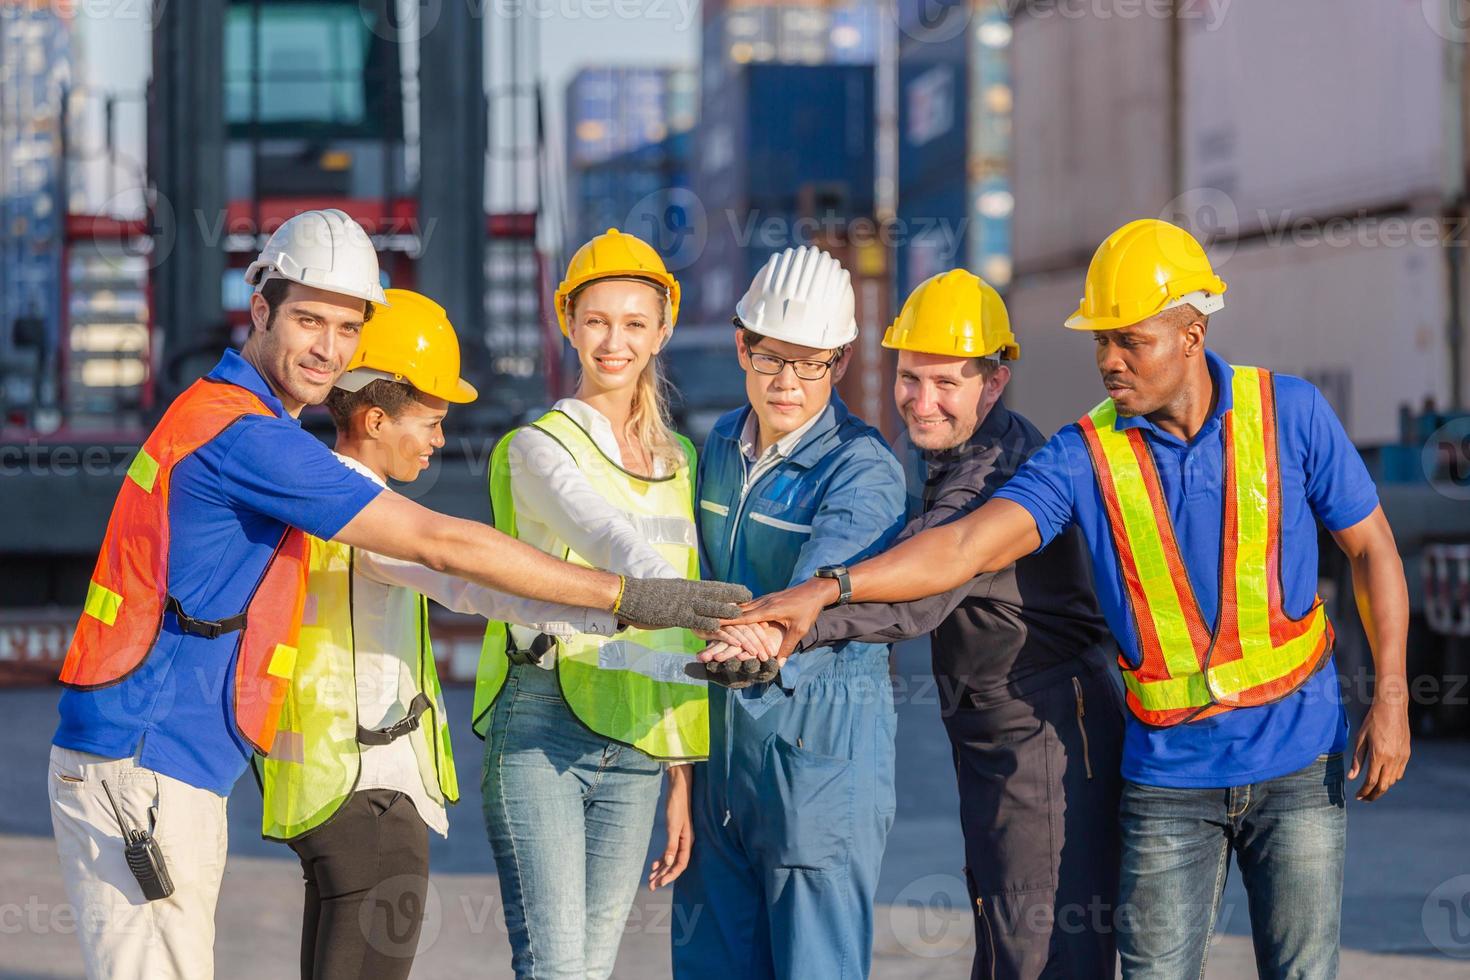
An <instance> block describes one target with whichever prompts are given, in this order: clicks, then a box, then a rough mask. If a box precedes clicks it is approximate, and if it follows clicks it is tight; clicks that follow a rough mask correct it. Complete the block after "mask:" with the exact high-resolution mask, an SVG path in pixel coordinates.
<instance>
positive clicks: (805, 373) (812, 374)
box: [747, 351, 842, 381]
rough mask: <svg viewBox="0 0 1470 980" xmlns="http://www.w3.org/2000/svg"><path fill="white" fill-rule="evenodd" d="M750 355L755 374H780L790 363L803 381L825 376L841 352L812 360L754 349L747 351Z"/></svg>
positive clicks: (818, 379)
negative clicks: (826, 358) (778, 355)
mask: <svg viewBox="0 0 1470 980" xmlns="http://www.w3.org/2000/svg"><path fill="white" fill-rule="evenodd" d="M747 353H748V354H749V355H750V366H751V367H753V368H755V371H756V373H757V374H780V373H781V372H782V371H784V370H786V365H788V364H790V365H791V370H793V371H795V372H796V376H797V377H798V378H800V379H801V380H803V381H820V380H822V379H823V378H824V377H826V376H827V372H828V371H830V370H831V369H832V365H834V364H836V363H837V361H838V359H839V358H840V357H842V352H841V351H838V352H837V353H836V354H833V355H832V357H831V359H830V360H826V361H814V360H809V359H804V358H791V357H777V356H776V355H775V354H762V353H758V352H756V351H747Z"/></svg>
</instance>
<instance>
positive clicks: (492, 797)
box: [482, 667, 663, 980]
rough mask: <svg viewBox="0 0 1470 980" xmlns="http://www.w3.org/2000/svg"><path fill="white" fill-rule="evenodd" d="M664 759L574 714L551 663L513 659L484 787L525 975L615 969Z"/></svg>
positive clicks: (514, 947) (551, 976) (516, 955)
mask: <svg viewBox="0 0 1470 980" xmlns="http://www.w3.org/2000/svg"><path fill="white" fill-rule="evenodd" d="M662 769H663V767H662V765H661V764H660V763H658V762H656V761H654V760H653V759H651V758H649V757H648V756H647V755H645V754H644V753H642V752H640V751H638V750H637V749H635V748H631V747H629V746H625V745H622V744H620V743H617V742H612V741H609V740H608V739H606V738H603V737H601V736H599V735H595V734H593V732H592V731H591V730H589V729H588V728H586V727H585V726H584V725H583V724H582V723H581V722H580V721H578V720H577V718H576V716H575V715H574V714H573V713H572V710H571V709H570V708H569V707H568V706H567V703H566V701H565V700H563V698H562V696H561V690H560V687H559V686H558V683H557V679H556V674H555V673H554V672H553V671H548V670H543V669H541V668H540V667H512V668H511V671H510V676H509V677H508V678H507V679H506V682H505V688H504V689H503V690H502V691H501V692H500V697H499V698H497V699H496V702H495V707H494V708H493V709H492V711H491V719H490V728H489V731H488V732H487V736H486V739H485V770H484V778H483V782H482V790H483V793H484V801H485V826H486V828H487V830H488V831H489V834H490V846H491V848H492V849H493V850H494V851H495V866H496V868H497V870H498V872H499V878H500V896H501V899H502V901H503V902H504V905H505V925H506V929H507V930H508V932H509V934H510V946H511V966H512V968H513V969H514V970H515V975H516V976H517V977H518V978H535V980H560V978H572V977H575V978H576V980H589V978H599V977H607V976H609V975H610V974H611V973H612V969H613V962H614V960H615V959H616V958H617V953H618V943H619V941H620V940H621V939H622V935H623V926H624V924H626V922H627V921H628V910H629V909H630V908H632V905H633V897H634V895H635V894H636V893H637V890H638V884H639V882H640V881H641V880H642V877H643V860H644V858H645V856H646V855H647V854H648V839H649V836H650V834H651V833H652V831H653V819H654V813H655V811H656V810H657V807H658V797H659V788H660V785H661V783H662V780H661V778H660V776H661V773H662Z"/></svg>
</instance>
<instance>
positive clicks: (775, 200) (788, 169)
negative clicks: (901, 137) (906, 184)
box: [738, 65, 874, 215]
mask: <svg viewBox="0 0 1470 980" xmlns="http://www.w3.org/2000/svg"><path fill="white" fill-rule="evenodd" d="M744 85H745V87H746V90H747V95H746V98H745V104H746V106H747V111H748V112H749V113H750V116H749V119H748V120H747V121H746V124H745V126H744V129H745V133H746V141H745V143H744V144H742V145H740V146H739V148H738V152H739V153H741V154H742V155H744V156H746V158H747V161H748V162H747V164H746V173H747V175H748V179H747V184H746V194H745V196H746V198H747V199H748V200H749V201H750V202H751V203H752V204H753V205H756V206H765V207H786V208H794V207H795V206H796V205H797V203H798V200H799V198H800V197H801V194H802V190H803V188H807V187H813V188H817V189H819V191H820V196H821V197H822V199H823V200H822V202H821V208H822V210H827V209H831V210H834V211H836V212H837V213H839V214H843V215H858V214H871V213H872V210H873V177H874V171H873V167H874V159H873V144H874V129H873V127H874V120H873V71H872V69H871V68H870V67H868V66H866V65H825V66H821V67H805V66H798V65H750V66H747V68H746V70H745V73H744Z"/></svg>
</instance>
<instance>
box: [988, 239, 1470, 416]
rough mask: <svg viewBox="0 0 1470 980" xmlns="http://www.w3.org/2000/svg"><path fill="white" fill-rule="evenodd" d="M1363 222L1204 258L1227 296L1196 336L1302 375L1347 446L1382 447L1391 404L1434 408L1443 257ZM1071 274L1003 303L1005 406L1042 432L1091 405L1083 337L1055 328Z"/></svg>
mask: <svg viewBox="0 0 1470 980" xmlns="http://www.w3.org/2000/svg"><path fill="white" fill-rule="evenodd" d="M1413 220H1415V221H1418V222H1423V223H1424V225H1423V227H1425V228H1428V227H1432V224H1433V219H1432V218H1419V219H1413ZM1374 227H1375V226H1374V225H1373V224H1372V223H1370V222H1360V223H1355V224H1353V225H1352V226H1351V227H1350V228H1343V229H1341V234H1340V235H1334V236H1333V238H1332V239H1331V240H1330V241H1328V240H1321V239H1317V240H1306V241H1300V242H1296V243H1292V242H1282V243H1280V244H1274V245H1273V244H1271V243H1269V242H1264V241H1262V242H1255V243H1252V244H1250V245H1248V246H1241V247H1240V248H1238V249H1236V250H1235V251H1234V252H1233V253H1226V254H1216V255H1215V256H1214V258H1215V260H1216V269H1217V271H1218V272H1219V273H1220V275H1221V277H1222V278H1224V279H1225V281H1226V282H1227V283H1228V284H1229V287H1230V290H1229V292H1228V293H1226V295H1225V309H1224V310H1223V311H1221V312H1220V313H1218V314H1216V315H1215V316H1214V317H1212V318H1211V320H1210V333H1209V341H1208V343H1209V346H1210V347H1211V348H1212V349H1214V350H1216V351H1218V352H1219V353H1220V354H1221V355H1222V356H1224V357H1225V358H1226V359H1227V360H1230V361H1232V362H1234V363H1239V364H1254V365H1259V366H1261V367H1268V368H1271V369H1273V370H1276V371H1280V372H1283V373H1286V374H1294V375H1298V376H1300V377H1305V378H1307V379H1308V380H1310V381H1312V382H1313V383H1314V384H1316V385H1317V386H1318V387H1319V388H1321V389H1322V392H1323V394H1324V395H1325V396H1326V398H1327V401H1328V402H1329V403H1330V404H1331V405H1332V407H1333V408H1334V409H1335V410H1336V411H1337V413H1338V416H1339V417H1340V418H1341V419H1342V422H1343V425H1344V426H1345V427H1346V429H1347V431H1348V435H1349V436H1351V437H1352V439H1353V441H1354V442H1355V443H1358V444H1359V445H1373V444H1376V443H1385V442H1391V441H1396V440H1397V438H1398V411H1399V406H1400V405H1403V404H1409V405H1411V406H1413V407H1415V408H1416V409H1417V408H1418V407H1419V406H1421V405H1422V404H1423V403H1424V401H1425V399H1427V398H1432V399H1434V401H1435V402H1436V403H1437V404H1438V405H1440V406H1444V405H1445V404H1446V401H1447V397H1446V396H1447V394H1448V391H1449V370H1450V368H1449V357H1448V354H1447V345H1446V342H1445V322H1446V319H1447V317H1448V308H1447V304H1448V298H1447V297H1448V291H1447V281H1448V269H1447V266H1446V261H1445V253H1444V249H1443V248H1442V247H1441V246H1440V245H1438V244H1413V243H1411V242H1408V241H1402V242H1401V241H1400V239H1401V237H1403V236H1398V235H1393V236H1392V237H1391V236H1390V235H1385V234H1382V233H1381V231H1374V230H1373V229H1374ZM1393 227H1395V228H1403V227H1405V224H1404V223H1399V224H1397V225H1395V226H1393ZM1416 227H1418V226H1417V225H1416ZM1418 237H1419V238H1420V240H1421V241H1423V240H1424V239H1426V238H1429V237H1432V236H1430V235H1427V234H1425V235H1420V236H1418ZM1085 274H1086V269H1085V268H1077V269H1076V270H1074V271H1072V272H1069V273H1066V274H1056V275H1049V276H1046V277H1044V278H1033V279H1030V280H1027V281H1025V282H1023V283H1018V284H1017V285H1016V286H1015V287H1013V288H1012V289H1011V291H1010V293H1009V294H1008V296H1007V304H1008V306H1009V307H1010V311H1011V318H1012V321H1013V322H1014V323H1015V325H1016V330H1017V337H1018V339H1019V340H1020V342H1021V361H1020V363H1019V364H1018V365H1017V366H1016V368H1015V379H1014V381H1013V382H1012V384H1011V387H1010V388H1009V389H1008V393H1007V398H1008V400H1009V403H1010V404H1011V406H1012V407H1013V408H1015V409H1017V410H1019V411H1020V412H1022V413H1023V414H1025V415H1026V416H1027V417H1029V418H1030V419H1031V421H1032V422H1034V423H1035V424H1036V426H1037V427H1038V428H1040V429H1041V430H1042V431H1043V432H1047V433H1050V432H1053V431H1055V430H1056V429H1058V428H1060V427H1061V426H1063V425H1065V424H1067V423H1068V422H1073V421H1075V420H1076V419H1077V418H1078V417H1079V416H1081V415H1082V413H1084V412H1086V411H1087V410H1088V409H1090V408H1091V407H1092V406H1093V405H1095V404H1097V403H1098V402H1099V401H1101V400H1102V398H1103V390H1102V383H1101V381H1100V380H1099V378H1098V374H1097V366H1096V362H1095V360H1094V356H1093V342H1092V338H1091V336H1090V335H1088V334H1084V333H1078V332H1074V331H1070V330H1067V329H1065V328H1064V327H1063V326H1062V321H1063V320H1064V319H1065V318H1066V317H1067V316H1069V315H1070V314H1071V313H1072V311H1073V310H1075V309H1076V308H1077V302H1078V299H1079V297H1081V295H1082V284H1083V279H1084V276H1085Z"/></svg>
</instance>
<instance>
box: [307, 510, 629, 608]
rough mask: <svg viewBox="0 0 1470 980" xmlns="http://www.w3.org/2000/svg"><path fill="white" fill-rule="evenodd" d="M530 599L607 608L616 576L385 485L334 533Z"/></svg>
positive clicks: (618, 584)
mask: <svg viewBox="0 0 1470 980" xmlns="http://www.w3.org/2000/svg"><path fill="white" fill-rule="evenodd" d="M333 540H334V541H341V542H342V543H343V544H349V545H352V546H353V547H354V548H365V549H367V550H368V551H375V552H377V553H378V554H380V555H387V556H388V557H390V558H398V559H401V560H402V561H408V562H413V563H415V564H418V565H423V566H425V567H427V568H431V569H433V570H434V571H437V572H447V573H448V574H450V575H455V576H457V577H459V578H463V579H468V580H470V581H471V582H476V583H478V584H480V585H484V586H487V587H489V588H492V589H497V590H499V591H501V592H508V593H510V594H511V595H518V596H524V597H526V598H528V599H545V600H549V601H553V602H561V603H565V604H567V605H572V606H589V607H591V608H593V609H612V608H613V606H614V604H615V603H616V602H617V599H618V593H619V589H620V588H621V587H622V583H621V581H620V580H619V578H618V576H616V575H612V574H609V573H608V572H602V571H597V570H595V569H590V568H583V567H581V566H579V565H572V564H569V563H567V562H564V561H558V560H557V559H555V558H552V557H551V556H549V555H546V554H544V553H542V552H540V551H538V550H537V549H535V548H533V547H531V546H530V545H528V544H524V543H522V542H520V541H517V540H515V539H514V538H511V537H509V536H508V535H505V534H501V533H500V532H499V531H497V530H495V529H494V528H492V527H489V526H488V525H485V524H479V523H476V522H475V521H466V520H461V519H460V518H457V517H446V516H445V515H443V514H437V513H435V512H434V511H431V510H429V509H428V508H426V507H422V506H420V505H419V504H416V503H414V502H413V501H411V500H408V499H406V498H405V497H402V496H400V495H399V494H396V493H393V492H391V491H386V492H384V493H382V494H380V495H379V496H378V497H377V499H375V500H374V501H373V502H372V503H370V504H368V505H367V506H366V507H364V508H363V509H362V510H361V511H360V512H359V513H358V515H357V516H356V517H354V518H353V519H352V520H351V521H349V522H348V523H347V526H346V527H344V528H342V530H341V531H339V532H338V533H337V535H336V536H335V537H334V538H333Z"/></svg>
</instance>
